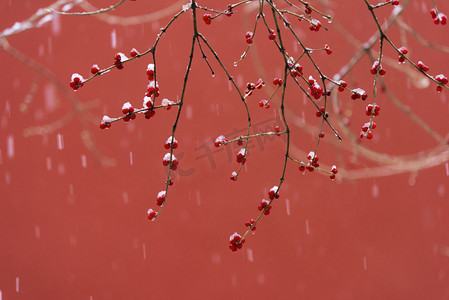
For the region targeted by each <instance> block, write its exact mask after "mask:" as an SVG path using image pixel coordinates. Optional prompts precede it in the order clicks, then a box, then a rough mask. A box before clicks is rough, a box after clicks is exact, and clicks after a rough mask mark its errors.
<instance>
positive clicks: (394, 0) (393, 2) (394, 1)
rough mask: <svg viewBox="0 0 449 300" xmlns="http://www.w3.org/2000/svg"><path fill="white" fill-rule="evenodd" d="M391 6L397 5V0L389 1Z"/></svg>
mask: <svg viewBox="0 0 449 300" xmlns="http://www.w3.org/2000/svg"><path fill="white" fill-rule="evenodd" d="M391 4H393V5H399V0H393V1H391Z"/></svg>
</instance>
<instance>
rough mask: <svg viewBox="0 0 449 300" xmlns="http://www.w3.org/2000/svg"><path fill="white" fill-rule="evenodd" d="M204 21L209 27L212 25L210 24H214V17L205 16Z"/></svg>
mask: <svg viewBox="0 0 449 300" xmlns="http://www.w3.org/2000/svg"><path fill="white" fill-rule="evenodd" d="M203 21H204V23H206V24H207V25H210V23H212V15H211V14H204V16H203Z"/></svg>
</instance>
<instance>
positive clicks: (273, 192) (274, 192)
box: [268, 185, 279, 200]
mask: <svg viewBox="0 0 449 300" xmlns="http://www.w3.org/2000/svg"><path fill="white" fill-rule="evenodd" d="M268 198H270V200H273V199H278V198H279V187H278V186H277V185H275V186H273V187H272V188H271V189H270V190H269V191H268Z"/></svg>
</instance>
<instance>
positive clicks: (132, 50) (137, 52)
mask: <svg viewBox="0 0 449 300" xmlns="http://www.w3.org/2000/svg"><path fill="white" fill-rule="evenodd" d="M129 54H130V55H131V57H136V56H137V55H139V54H140V53H139V51H137V49H136V48H132V49H131V51H130V52H129Z"/></svg>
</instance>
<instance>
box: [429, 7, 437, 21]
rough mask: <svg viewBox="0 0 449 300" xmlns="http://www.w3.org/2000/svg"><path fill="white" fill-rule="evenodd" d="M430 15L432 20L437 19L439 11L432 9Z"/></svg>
mask: <svg viewBox="0 0 449 300" xmlns="http://www.w3.org/2000/svg"><path fill="white" fill-rule="evenodd" d="M430 15H431V16H432V19H435V18H436V17H437V11H436V10H435V8H432V9H431V10H430Z"/></svg>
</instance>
